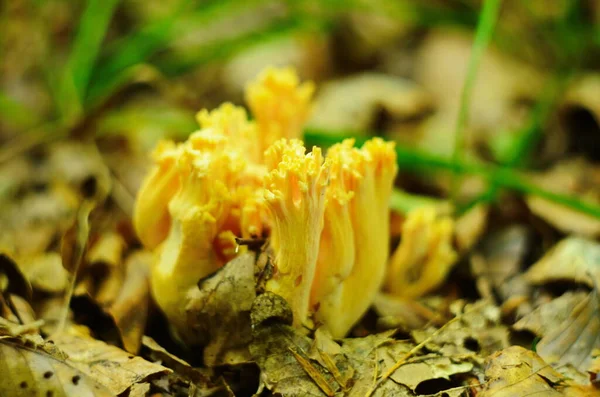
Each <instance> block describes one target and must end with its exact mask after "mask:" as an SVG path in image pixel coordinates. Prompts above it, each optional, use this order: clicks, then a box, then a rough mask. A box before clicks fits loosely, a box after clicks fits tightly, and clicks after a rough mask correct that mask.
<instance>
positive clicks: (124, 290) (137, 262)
mask: <svg viewBox="0 0 600 397" xmlns="http://www.w3.org/2000/svg"><path fill="white" fill-rule="evenodd" d="M152 260H153V256H152V254H151V253H150V252H147V251H139V252H134V253H133V254H131V255H130V256H129V257H128V258H127V261H126V262H125V281H124V283H123V285H122V286H121V291H120V292H119V294H118V295H117V296H116V298H115V300H114V302H113V304H112V305H111V306H110V307H108V309H107V311H108V313H109V314H110V315H111V316H112V318H113V319H114V321H115V324H116V326H117V327H118V329H119V331H120V335H121V340H122V342H123V347H124V349H125V350H127V351H128V352H130V353H134V354H135V353H137V352H138V351H139V348H140V346H141V344H142V337H143V335H144V331H145V329H146V321H147V318H148V310H149V305H150V284H149V280H148V277H149V275H148V273H149V267H150V265H149V264H150V263H151V261H152Z"/></svg>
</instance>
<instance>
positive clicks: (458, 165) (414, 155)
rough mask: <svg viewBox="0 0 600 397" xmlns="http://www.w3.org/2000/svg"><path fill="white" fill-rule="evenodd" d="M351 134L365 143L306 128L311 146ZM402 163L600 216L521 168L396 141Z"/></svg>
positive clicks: (596, 210)
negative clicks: (449, 156)
mask: <svg viewBox="0 0 600 397" xmlns="http://www.w3.org/2000/svg"><path fill="white" fill-rule="evenodd" d="M377 135H379V134H377V133H368V134H365V135H364V136H377ZM347 138H354V139H355V140H356V142H357V145H361V144H362V143H364V141H365V140H366V139H365V138H359V137H355V136H353V135H352V134H348V133H345V132H342V131H335V132H333V131H321V130H315V129H307V130H305V131H304V139H305V141H306V144H307V146H312V145H318V146H324V147H326V146H330V145H332V144H334V143H336V142H340V141H342V140H344V139H347ZM396 154H397V161H398V166H399V167H400V169H401V170H409V171H425V172H427V171H433V170H445V171H451V172H453V173H455V174H458V175H479V176H481V177H483V178H484V179H485V180H486V181H487V182H488V183H490V184H492V185H495V186H498V187H501V188H506V189H510V190H513V191H516V192H519V193H523V194H532V195H535V196H539V197H542V198H545V199H547V200H550V201H552V202H554V203H557V204H561V205H564V206H565V207H568V208H570V209H573V210H575V211H579V212H582V213H584V214H587V215H591V216H593V217H596V218H600V207H599V206H597V205H593V204H589V203H586V202H583V201H581V200H579V199H578V198H577V197H572V196H568V195H564V194H558V193H554V192H551V191H548V190H545V189H542V188H540V187H538V186H536V185H534V184H533V183H531V182H530V181H528V180H527V178H526V177H525V176H523V175H521V174H520V173H519V172H518V171H515V170H513V169H511V168H507V167H498V166H494V165H482V164H473V163H468V162H464V161H461V160H458V161H456V160H454V159H447V158H443V157H440V156H437V155H433V154H430V153H425V152H422V151H420V150H415V149H412V148H408V147H404V146H401V145H396Z"/></svg>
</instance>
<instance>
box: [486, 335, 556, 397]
mask: <svg viewBox="0 0 600 397" xmlns="http://www.w3.org/2000/svg"><path fill="white" fill-rule="evenodd" d="M485 376H486V378H487V380H488V381H487V383H485V384H484V386H483V391H482V393H481V394H478V396H480V397H492V396H493V397H514V396H531V395H536V396H537V395H539V396H547V397H553V396H563V394H562V393H560V392H558V391H556V390H555V386H556V385H557V384H559V383H560V382H561V381H562V376H561V375H560V374H559V373H558V372H556V371H555V370H553V369H552V367H550V366H549V365H548V364H547V363H546V362H544V360H542V359H541V358H540V357H539V356H538V355H537V354H535V353H534V352H532V351H531V350H526V349H524V348H522V347H520V346H511V347H509V348H506V349H504V350H501V351H499V352H496V353H494V354H492V355H491V356H490V357H488V359H487V364H486V369H485Z"/></svg>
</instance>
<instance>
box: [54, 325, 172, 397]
mask: <svg viewBox="0 0 600 397" xmlns="http://www.w3.org/2000/svg"><path fill="white" fill-rule="evenodd" d="M54 342H55V343H56V345H57V346H58V347H59V348H60V349H61V350H62V351H64V352H65V353H66V354H67V355H68V356H69V359H68V363H69V364H70V365H72V366H73V367H75V368H77V369H78V370H80V371H81V372H83V373H85V374H87V375H88V376H90V377H91V378H93V379H95V380H96V381H97V382H98V383H100V384H102V385H104V386H105V387H106V388H107V389H108V390H110V392H111V393H112V394H113V395H118V394H121V393H123V392H124V391H126V390H128V389H129V388H130V387H131V386H133V385H134V384H136V383H141V382H145V381H147V380H148V379H149V378H150V377H158V376H160V375H165V374H168V373H170V372H171V371H170V370H169V369H168V368H165V367H163V366H161V365H158V364H153V363H151V362H148V361H146V360H144V359H143V358H141V357H134V356H132V355H130V354H129V353H127V352H126V351H124V350H121V349H119V348H118V347H115V346H111V345H108V344H106V343H104V342H102V341H99V340H97V339H92V338H90V337H86V336H80V335H75V334H74V333H72V332H71V333H63V334H60V335H58V336H57V337H56V338H55V340H54Z"/></svg>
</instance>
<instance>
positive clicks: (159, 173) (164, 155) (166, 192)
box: [133, 141, 181, 249]
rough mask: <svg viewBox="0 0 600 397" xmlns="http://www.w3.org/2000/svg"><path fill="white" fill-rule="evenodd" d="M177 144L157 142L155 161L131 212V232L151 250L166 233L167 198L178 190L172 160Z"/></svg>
mask: <svg viewBox="0 0 600 397" xmlns="http://www.w3.org/2000/svg"><path fill="white" fill-rule="evenodd" d="M180 153H181V146H178V145H175V144H174V143H173V142H170V141H161V142H159V144H158V145H157V147H156V149H155V150H154V153H153V155H152V157H153V159H154V162H155V163H156V164H155V166H154V168H153V169H152V170H151V171H150V173H149V174H148V176H147V177H146V178H145V179H144V182H143V183H142V186H141V188H140V190H139V192H138V195H137V200H136V204H135V208H134V212H133V225H134V227H135V231H136V233H137V235H138V237H139V238H140V240H141V241H142V243H143V244H144V246H146V247H147V248H150V249H153V248H155V247H156V246H157V245H158V244H160V243H161V242H162V241H163V240H164V239H165V238H166V237H167V235H168V234H169V229H170V227H171V216H170V214H169V209H168V205H169V201H171V199H172V198H173V196H174V195H175V193H176V192H177V190H178V189H179V177H178V173H177V169H176V167H175V163H176V162H177V158H178V157H179V155H180Z"/></svg>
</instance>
